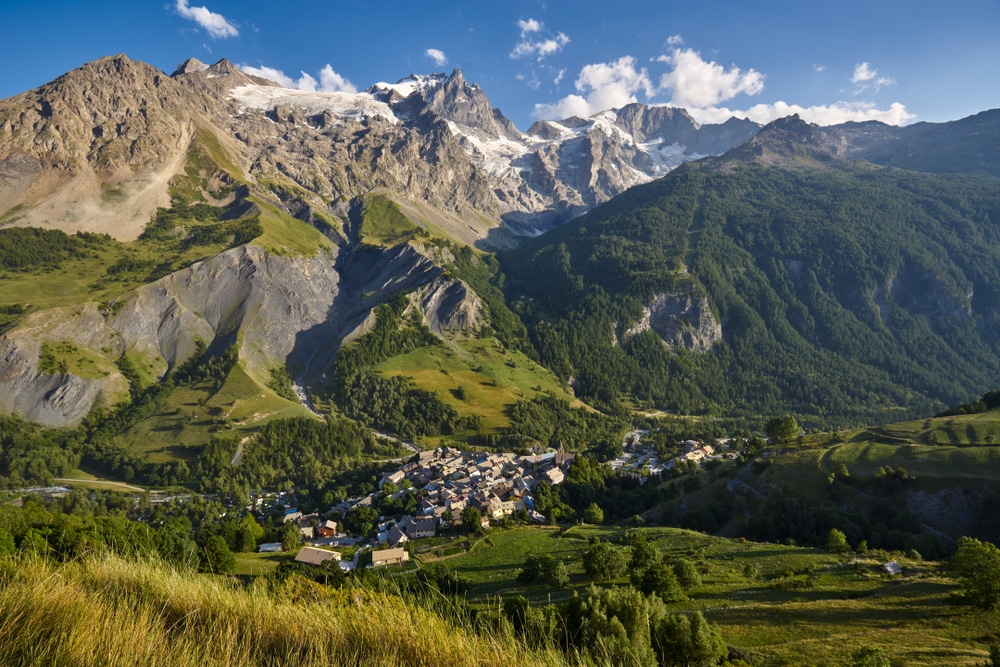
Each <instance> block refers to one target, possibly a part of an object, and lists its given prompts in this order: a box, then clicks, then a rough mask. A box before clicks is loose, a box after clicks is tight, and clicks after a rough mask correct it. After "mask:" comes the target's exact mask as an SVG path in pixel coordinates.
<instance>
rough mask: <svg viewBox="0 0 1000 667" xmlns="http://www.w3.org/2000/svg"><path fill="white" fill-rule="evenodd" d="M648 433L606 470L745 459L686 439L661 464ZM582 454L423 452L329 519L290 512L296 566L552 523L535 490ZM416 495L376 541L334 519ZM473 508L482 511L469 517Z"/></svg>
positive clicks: (397, 562)
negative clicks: (502, 525) (502, 526)
mask: <svg viewBox="0 0 1000 667" xmlns="http://www.w3.org/2000/svg"><path fill="white" fill-rule="evenodd" d="M648 433H649V432H648V431H631V432H629V433H627V434H626V435H625V437H624V439H623V441H622V454H621V456H619V457H618V458H616V459H614V460H611V461H608V462H607V463H606V465H608V466H610V467H611V468H612V469H613V470H614V471H615V472H616V473H617V474H619V475H626V476H632V477H635V478H638V479H639V480H640V482H643V483H644V482H645V481H646V480H647V479H652V478H654V477H655V478H657V479H658V478H659V476H660V475H661V474H662V473H665V472H667V471H669V470H671V469H673V468H674V467H675V466H676V465H677V463H676V462H677V461H681V462H684V463H686V464H687V465H689V466H700V465H701V463H702V462H704V461H708V460H713V459H721V458H730V459H733V458H736V457H738V456H739V453H738V451H737V450H732V449H730V448H729V447H730V444H731V441H725V440H724V441H717V442H716V443H715V445H710V444H702V443H699V442H697V441H694V440H687V441H685V442H682V443H680V445H679V451H681V452H682V453H681V454H679V455H678V456H677V457H671V458H670V459H669V460H662V459H661V458H660V457H658V455H657V453H656V450H655V448H654V446H653V445H652V444H649V443H646V442H644V441H643V436H645V435H647V434H648ZM575 456H576V455H575V454H572V453H567V452H564V451H563V450H562V448H561V447H560V448H559V449H558V450H554V451H553V450H550V451H547V452H544V453H537V454H532V455H527V456H519V455H517V454H513V453H510V452H505V453H489V452H464V451H460V450H457V449H454V448H451V447H439V448H437V449H434V450H428V451H421V452H418V453H417V454H416V456H414V457H413V458H411V459H410V460H409V461H408V462H406V463H405V464H404V465H403V466H401V467H400V468H398V469H397V470H395V471H393V472H390V473H386V474H385V475H384V476H383V477H382V479H381V480H380V481H379V484H378V490H376V491H373V492H371V493H369V494H368V495H366V496H363V497H360V498H352V499H348V500H344V501H343V502H341V503H339V504H337V505H335V506H333V507H331V508H330V509H329V510H328V511H327V512H326V513H324V514H323V515H322V516H321V515H320V514H318V513H314V514H308V515H303V514H302V513H301V512H298V511H297V510H296V509H295V508H288V509H287V510H286V512H285V515H284V522H285V523H289V522H295V524H296V525H297V526H298V527H299V529H300V531H301V533H302V539H303V541H304V543H305V544H306V545H308V546H305V547H303V548H301V549H300V550H299V551H298V553H297V555H296V558H295V560H296V562H298V563H302V564H306V565H317V566H321V565H324V564H326V563H328V562H329V563H330V565H328V566H332V564H333V563H336V564H337V565H339V567H340V568H341V569H342V570H345V571H351V570H354V569H356V568H357V567H358V564H359V562H360V561H361V554H362V553H364V552H365V551H367V550H371V564H370V565H367V567H375V568H378V567H386V566H402V565H404V564H406V563H407V562H408V561H409V557H410V554H409V551H408V550H407V548H406V544H407V543H408V542H411V541H413V540H417V539H421V538H426V537H434V536H435V535H437V533H438V529H439V528H441V527H444V526H458V525H463V523H465V522H468V521H478V522H479V525H478V526H477V528H480V529H482V530H487V529H489V527H490V525H491V522H500V521H503V520H504V519H505V518H508V517H512V516H515V515H516V516H517V517H518V518H520V519H521V520H523V521H527V522H532V523H537V524H544V523H547V518H546V517H545V516H544V515H542V514H540V513H539V512H538V511H536V509H535V504H534V498H533V494H534V492H535V489H536V487H537V486H538V485H539V484H540V483H542V482H545V483H547V484H549V485H551V486H555V485H558V484H560V483H562V482H563V481H564V480H565V479H566V475H567V473H568V471H569V466H570V464H571V463H572V461H573V459H574V457H575ZM415 491H416V492H418V498H417V504H416V509H415V511H414V512H413V513H412V514H407V515H404V516H402V517H400V518H399V519H393V518H388V517H384V516H380V517H379V519H378V521H379V523H378V526H377V537H374V538H368V537H366V536H348V535H347V534H346V533H345V532H343V531H338V524H337V522H336V521H334V520H332V519H331V518H329V517H334V516H340V517H345V516H347V514H348V513H349V512H351V511H352V510H357V509H359V508H369V509H375V508H376V507H377V506H378V503H379V501H380V499H384V498H386V497H388V498H390V499H392V500H399V501H401V500H403V499H404V498H405V497H407V496H408V494H411V493H413V492H415ZM468 508H472V509H474V510H475V511H473V512H469V511H467V509H468ZM347 547H350V548H355V552H354V557H353V559H351V560H343V559H342V558H341V552H339V551H334V550H331V549H336V548H347ZM260 550H261V551H279V550H281V544H280V543H269V544H263V545H261V546H260Z"/></svg>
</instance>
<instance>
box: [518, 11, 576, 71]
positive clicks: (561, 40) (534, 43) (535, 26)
mask: <svg viewBox="0 0 1000 667" xmlns="http://www.w3.org/2000/svg"><path fill="white" fill-rule="evenodd" d="M517 27H518V28H520V29H521V41H520V42H518V43H517V45H516V46H515V47H514V50H513V51H511V52H510V57H511V58H514V59H516V58H531V57H537V59H538V61H539V62H541V61H542V60H543V59H545V58H546V57H548V56H551V55H553V54H555V53H558V52H559V51H562V49H563V47H564V46H566V45H567V44H569V41H570V40H569V37H568V36H567V35H566V33H564V32H557V33H556V34H554V35H551V34H550V35H549V36H547V37H541V36H539V38H538V39H532V38H531V37H529V35H536V34H538V33H541V31H542V28H544V27H545V26H544V25H543V24H542V23H541V22H539V21H536V20H535V19H528V20H527V21H525V20H519V21H518V22H517Z"/></svg>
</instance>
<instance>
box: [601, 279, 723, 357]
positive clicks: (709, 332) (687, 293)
mask: <svg viewBox="0 0 1000 667" xmlns="http://www.w3.org/2000/svg"><path fill="white" fill-rule="evenodd" d="M619 328H621V325H619ZM650 329H652V330H653V331H654V332H656V335H657V336H659V337H660V339H661V340H662V341H663V343H664V345H667V346H668V347H672V348H680V349H684V350H688V351H690V352H708V351H709V350H710V349H712V346H713V345H715V344H716V343H717V342H719V341H720V340H722V326H721V325H720V324H719V322H718V320H716V319H715V315H713V314H712V310H711V308H710V307H709V305H708V299H707V298H706V297H705V295H704V294H703V293H701V292H700V291H699V290H698V288H697V287H695V286H694V285H693V284H688V285H684V286H681V287H679V288H678V289H676V290H674V291H671V292H663V293H661V294H657V295H655V296H654V297H653V298H652V300H651V301H650V302H649V303H648V304H647V305H645V306H644V307H643V309H642V317H641V318H640V319H639V321H638V322H636V323H634V324H632V325H631V326H630V327H628V328H627V329H625V331H624V332H623V333H622V334H621V336H620V337H621V338H622V339H624V340H627V339H628V338H631V337H632V336H635V335H637V334H640V333H642V332H644V331H649V330H650Z"/></svg>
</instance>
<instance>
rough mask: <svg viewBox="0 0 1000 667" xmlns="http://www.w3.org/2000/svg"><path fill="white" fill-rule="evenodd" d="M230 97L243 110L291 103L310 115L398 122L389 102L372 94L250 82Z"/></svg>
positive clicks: (233, 91)
mask: <svg viewBox="0 0 1000 667" xmlns="http://www.w3.org/2000/svg"><path fill="white" fill-rule="evenodd" d="M229 98H230V99H233V100H236V101H237V103H238V104H239V108H240V113H243V112H244V111H246V110H247V109H260V110H263V111H270V110H272V109H275V108H277V107H279V106H284V105H289V106H296V107H302V108H304V109H305V110H306V111H308V112H309V113H310V114H318V113H322V112H323V111H330V112H332V113H333V114H334V115H336V116H338V117H340V118H350V119H353V120H363V119H365V118H370V117H373V116H375V117H380V118H385V119H387V120H389V121H391V122H392V123H398V122H399V119H398V118H396V115H395V114H394V113H393V112H392V109H391V108H390V107H389V105H388V104H386V103H385V102H379V101H378V100H376V99H375V98H374V97H372V96H371V95H370V94H369V93H343V92H338V93H320V92H313V91H307V90H292V89H291V88H280V87H276V86H258V85H254V84H251V85H246V86H239V87H237V88H233V90H232V91H231V92H230V94H229Z"/></svg>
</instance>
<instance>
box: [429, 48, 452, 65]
mask: <svg viewBox="0 0 1000 667" xmlns="http://www.w3.org/2000/svg"><path fill="white" fill-rule="evenodd" d="M424 55H425V56H427V57H428V58H430V59H431V60H433V61H434V64H435V65H437V66H438V67H442V66H444V65H447V64H448V56H446V55H445V54H444V51H442V50H440V49H427V50H426V51H424Z"/></svg>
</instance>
